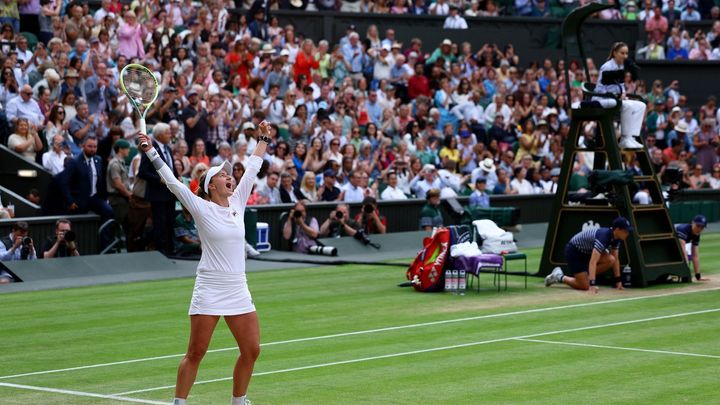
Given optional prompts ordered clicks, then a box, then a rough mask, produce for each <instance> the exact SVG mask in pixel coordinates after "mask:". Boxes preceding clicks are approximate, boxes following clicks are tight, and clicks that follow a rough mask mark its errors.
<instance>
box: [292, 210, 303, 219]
mask: <svg viewBox="0 0 720 405" xmlns="http://www.w3.org/2000/svg"><path fill="white" fill-rule="evenodd" d="M293 217H295V218H300V217H302V212H300V211H295V212H294V213H293Z"/></svg>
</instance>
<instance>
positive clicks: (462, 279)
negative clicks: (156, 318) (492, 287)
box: [458, 270, 467, 295]
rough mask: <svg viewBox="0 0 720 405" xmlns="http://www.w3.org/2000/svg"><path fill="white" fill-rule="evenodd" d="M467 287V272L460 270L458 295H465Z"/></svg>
mask: <svg viewBox="0 0 720 405" xmlns="http://www.w3.org/2000/svg"><path fill="white" fill-rule="evenodd" d="M466 287H467V285H466V280H465V270H460V271H459V272H458V293H459V294H460V295H465V288H466Z"/></svg>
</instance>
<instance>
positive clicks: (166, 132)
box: [138, 123, 178, 254]
mask: <svg viewBox="0 0 720 405" xmlns="http://www.w3.org/2000/svg"><path fill="white" fill-rule="evenodd" d="M153 137H154V140H153V147H154V148H155V150H157V151H158V153H159V155H160V158H161V159H162V160H163V161H164V162H165V164H167V165H168V167H169V168H170V169H171V170H172V172H173V174H174V176H175V177H176V178H177V177H178V173H177V172H176V170H175V165H174V164H173V158H172V152H171V151H170V127H169V126H168V125H167V124H164V123H159V124H156V125H155V128H153ZM141 159H142V160H141V162H140V171H139V173H138V177H139V178H141V179H143V180H145V183H146V187H145V199H146V200H147V201H148V202H150V207H151V210H152V219H153V242H154V244H155V249H157V250H159V251H160V252H162V253H164V254H171V253H172V252H173V249H174V246H173V240H174V234H173V227H172V224H173V223H174V221H175V196H174V195H173V193H172V192H170V190H169V189H168V188H167V187H165V185H164V184H163V182H162V181H161V179H160V175H159V174H158V173H157V171H156V170H155V169H154V168H153V166H152V163H151V162H150V159H149V158H148V157H147V156H145V154H143V156H142V158H141Z"/></svg>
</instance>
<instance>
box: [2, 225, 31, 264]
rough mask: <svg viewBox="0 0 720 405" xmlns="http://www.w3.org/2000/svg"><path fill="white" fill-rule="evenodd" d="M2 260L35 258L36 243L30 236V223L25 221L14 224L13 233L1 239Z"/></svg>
mask: <svg viewBox="0 0 720 405" xmlns="http://www.w3.org/2000/svg"><path fill="white" fill-rule="evenodd" d="M0 241H1V242H2V243H1V244H0V261H14V260H35V259H37V255H36V254H35V244H34V242H33V240H32V238H31V237H30V236H28V224H27V222H24V221H19V222H16V223H15V225H13V228H12V233H10V235H8V236H6V237H4V238H2V239H0Z"/></svg>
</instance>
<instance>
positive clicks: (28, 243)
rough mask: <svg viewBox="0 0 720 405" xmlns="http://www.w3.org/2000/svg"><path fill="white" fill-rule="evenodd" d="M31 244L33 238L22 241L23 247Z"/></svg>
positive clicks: (25, 238)
mask: <svg viewBox="0 0 720 405" xmlns="http://www.w3.org/2000/svg"><path fill="white" fill-rule="evenodd" d="M31 243H32V238H31V237H29V236H26V237H24V238H23V240H22V245H23V246H30V244H31Z"/></svg>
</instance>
